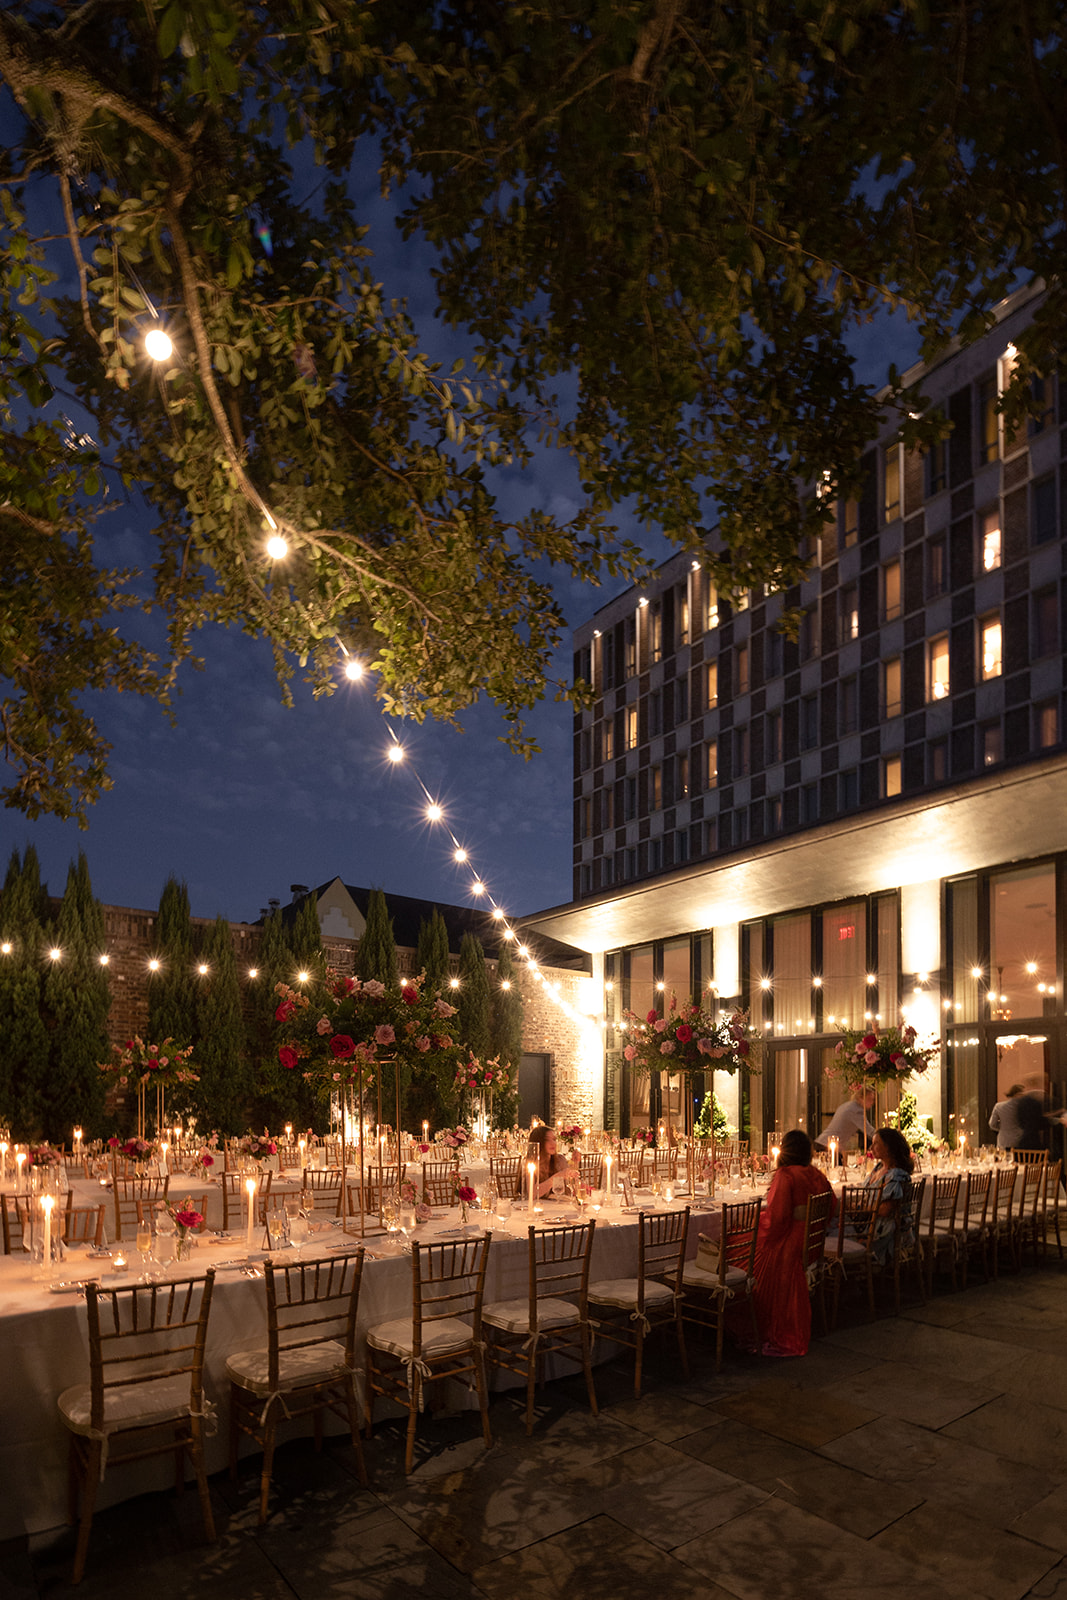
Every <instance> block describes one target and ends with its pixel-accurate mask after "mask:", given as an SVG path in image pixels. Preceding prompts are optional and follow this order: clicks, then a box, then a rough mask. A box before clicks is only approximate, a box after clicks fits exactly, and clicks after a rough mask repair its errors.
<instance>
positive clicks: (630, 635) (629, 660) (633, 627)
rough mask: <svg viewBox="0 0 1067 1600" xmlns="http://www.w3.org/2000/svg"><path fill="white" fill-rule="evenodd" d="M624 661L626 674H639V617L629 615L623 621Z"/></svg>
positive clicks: (630, 676) (629, 676) (631, 675)
mask: <svg viewBox="0 0 1067 1600" xmlns="http://www.w3.org/2000/svg"><path fill="white" fill-rule="evenodd" d="M622 645H623V662H624V667H625V672H626V676H627V677H628V678H633V677H635V676H636V674H637V619H636V617H627V618H626V621H625V622H624V623H623V636H622Z"/></svg>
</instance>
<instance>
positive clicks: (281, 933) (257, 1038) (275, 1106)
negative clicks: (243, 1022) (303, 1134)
mask: <svg viewBox="0 0 1067 1600" xmlns="http://www.w3.org/2000/svg"><path fill="white" fill-rule="evenodd" d="M257 969H258V973H259V976H258V977H257V978H256V979H255V984H256V989H255V999H254V1003H253V1025H252V1040H251V1043H252V1050H251V1074H250V1076H251V1083H250V1100H251V1110H252V1126H253V1127H258V1128H262V1127H268V1128H272V1129H273V1130H274V1131H275V1132H277V1131H278V1129H279V1128H281V1127H282V1126H284V1124H285V1123H286V1122H291V1123H292V1124H293V1126H294V1127H296V1128H315V1129H317V1130H318V1131H319V1132H322V1131H324V1130H325V1128H326V1127H327V1126H328V1123H329V1114H328V1112H329V1108H328V1105H327V1104H326V1102H325V1101H324V1100H322V1099H321V1098H320V1097H319V1096H318V1095H317V1094H316V1092H315V1090H314V1089H313V1088H312V1086H311V1085H310V1084H308V1083H305V1082H304V1079H303V1077H302V1076H301V1074H300V1072H299V1071H294V1072H287V1071H286V1069H285V1068H284V1067H283V1066H282V1065H281V1063H280V1061H279V1060H278V1044H279V1040H280V1026H279V1023H278V1022H277V1020H276V1019H275V1015H274V1013H275V1012H276V1010H277V1009H278V1003H279V1002H278V996H277V995H276V994H275V992H274V985H275V984H276V983H288V984H295V982H296V974H297V970H298V963H297V961H296V959H295V957H294V955H293V949H292V945H291V944H290V942H289V930H288V929H287V928H286V925H285V923H284V922H283V920H282V914H281V912H280V911H272V912H271V914H270V916H269V917H267V919H266V921H265V922H264V924H263V938H262V941H261V943H260V947H259V958H258V962H257Z"/></svg>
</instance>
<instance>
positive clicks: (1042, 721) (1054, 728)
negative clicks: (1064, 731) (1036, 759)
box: [1034, 700, 1060, 750]
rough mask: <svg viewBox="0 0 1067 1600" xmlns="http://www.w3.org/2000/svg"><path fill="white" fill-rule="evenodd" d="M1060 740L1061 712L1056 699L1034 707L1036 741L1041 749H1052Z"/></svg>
mask: <svg viewBox="0 0 1067 1600" xmlns="http://www.w3.org/2000/svg"><path fill="white" fill-rule="evenodd" d="M1059 742H1060V713H1059V707H1058V706H1057V704H1056V702H1055V700H1045V701H1043V702H1042V704H1041V705H1037V706H1035V707H1034V743H1035V744H1036V745H1037V748H1038V749H1039V750H1050V749H1051V748H1052V746H1053V745H1055V744H1059Z"/></svg>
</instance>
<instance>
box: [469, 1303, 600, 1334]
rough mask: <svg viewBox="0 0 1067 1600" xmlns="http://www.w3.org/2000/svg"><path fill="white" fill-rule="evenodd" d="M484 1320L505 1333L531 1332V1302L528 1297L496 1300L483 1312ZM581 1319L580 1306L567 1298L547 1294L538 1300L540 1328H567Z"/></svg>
mask: <svg viewBox="0 0 1067 1600" xmlns="http://www.w3.org/2000/svg"><path fill="white" fill-rule="evenodd" d="M482 1321H483V1322H488V1323H489V1325H490V1327H493V1328H500V1329H502V1330H503V1332H504V1333H529V1331H530V1302H529V1300H528V1299H527V1300H494V1302H493V1304H492V1305H489V1306H486V1308H485V1310H484V1311H483V1312H482ZM580 1321H581V1313H580V1311H579V1310H578V1307H577V1306H572V1305H571V1304H570V1303H569V1301H567V1300H554V1299H552V1298H551V1297H550V1296H546V1297H545V1299H544V1300H539V1301H538V1302H537V1326H538V1327H539V1328H566V1327H569V1326H570V1324H571V1323H574V1322H580Z"/></svg>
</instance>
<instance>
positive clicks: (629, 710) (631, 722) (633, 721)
mask: <svg viewBox="0 0 1067 1600" xmlns="http://www.w3.org/2000/svg"><path fill="white" fill-rule="evenodd" d="M625 718H626V748H627V750H636V749H637V706H636V705H632V706H627V707H626V712H625Z"/></svg>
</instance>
